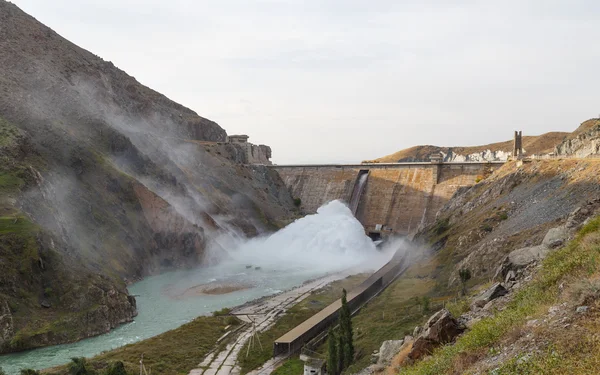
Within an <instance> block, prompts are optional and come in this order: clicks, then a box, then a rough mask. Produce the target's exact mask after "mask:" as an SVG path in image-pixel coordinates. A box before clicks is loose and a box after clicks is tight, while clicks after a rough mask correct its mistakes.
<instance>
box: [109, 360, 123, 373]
mask: <svg viewBox="0 0 600 375" xmlns="http://www.w3.org/2000/svg"><path fill="white" fill-rule="evenodd" d="M106 375H127V371H125V365H123V362H121V361H117V362H113V363H111V365H110V366H109V367H108V370H107V371H106Z"/></svg>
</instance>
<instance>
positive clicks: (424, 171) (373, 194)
mask: <svg viewBox="0 0 600 375" xmlns="http://www.w3.org/2000/svg"><path fill="white" fill-rule="evenodd" d="M503 164H504V162H483V163H441V162H438V161H437V160H436V161H435V162H433V161H432V162H431V163H372V164H349V165H333V164H330V165H288V166H282V165H280V166H273V167H271V168H274V169H275V170H277V172H278V173H279V175H280V176H281V178H282V179H283V181H284V183H285V184H286V186H287V187H288V188H289V189H290V192H291V194H292V197H294V198H300V199H301V200H302V209H303V210H304V211H305V212H307V213H314V212H316V210H317V208H319V207H320V206H321V205H323V204H324V203H327V202H329V201H332V200H335V199H340V200H343V201H346V202H350V200H351V194H352V192H353V189H354V186H355V183H356V181H357V178H358V175H359V173H361V172H360V171H368V173H369V177H368V181H367V183H366V186H365V187H364V191H363V192H362V197H361V199H360V202H359V204H358V207H357V210H356V217H357V218H358V220H360V222H361V223H362V224H363V225H364V226H365V229H366V230H367V232H382V233H384V234H385V233H396V234H401V235H410V234H413V233H415V232H416V231H417V229H418V228H419V227H420V226H421V225H424V224H426V223H430V222H432V221H433V220H435V215H436V213H437V211H438V210H439V209H440V208H441V207H442V206H443V205H444V204H445V203H446V202H447V201H448V200H449V199H450V198H451V197H452V195H453V194H454V193H455V192H456V191H457V190H458V189H459V188H461V187H463V186H471V185H474V184H475V183H477V182H478V181H479V180H481V179H483V178H485V177H487V176H488V175H489V174H491V173H492V172H493V171H494V170H496V169H498V168H500V167H501V166H502V165H503ZM362 173H364V172H362ZM377 228H379V230H377Z"/></svg>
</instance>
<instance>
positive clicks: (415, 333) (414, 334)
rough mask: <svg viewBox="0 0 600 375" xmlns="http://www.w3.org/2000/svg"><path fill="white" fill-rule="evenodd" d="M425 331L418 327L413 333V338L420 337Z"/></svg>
mask: <svg viewBox="0 0 600 375" xmlns="http://www.w3.org/2000/svg"><path fill="white" fill-rule="evenodd" d="M422 330H423V329H422V328H421V326H416V327H415V329H414V331H413V337H417V336H419V334H420V333H421V331H422Z"/></svg>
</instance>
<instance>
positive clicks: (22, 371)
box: [21, 368, 40, 375]
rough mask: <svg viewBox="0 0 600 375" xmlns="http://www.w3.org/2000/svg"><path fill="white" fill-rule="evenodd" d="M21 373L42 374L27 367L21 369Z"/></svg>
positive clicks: (27, 374) (24, 374)
mask: <svg viewBox="0 0 600 375" xmlns="http://www.w3.org/2000/svg"><path fill="white" fill-rule="evenodd" d="M21 375H40V372H39V371H38V370H33V369H30V368H26V369H23V370H21Z"/></svg>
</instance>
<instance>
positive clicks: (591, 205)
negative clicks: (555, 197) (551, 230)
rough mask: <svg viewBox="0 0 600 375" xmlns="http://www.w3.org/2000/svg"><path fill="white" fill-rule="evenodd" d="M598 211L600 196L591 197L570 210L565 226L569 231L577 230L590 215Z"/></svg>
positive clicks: (599, 208)
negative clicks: (573, 209)
mask: <svg viewBox="0 0 600 375" xmlns="http://www.w3.org/2000/svg"><path fill="white" fill-rule="evenodd" d="M599 211H600V198H595V199H591V200H589V201H587V202H586V204H585V205H583V206H581V207H579V208H577V209H576V210H575V211H573V212H571V213H570V214H569V216H568V217H567V222H566V224H565V227H566V228H567V229H568V230H569V231H575V230H577V229H578V228H579V227H580V226H581V225H583V223H584V222H585V221H586V220H587V219H588V218H590V217H592V216H595V215H596V214H597V213H598V212H599Z"/></svg>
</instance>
